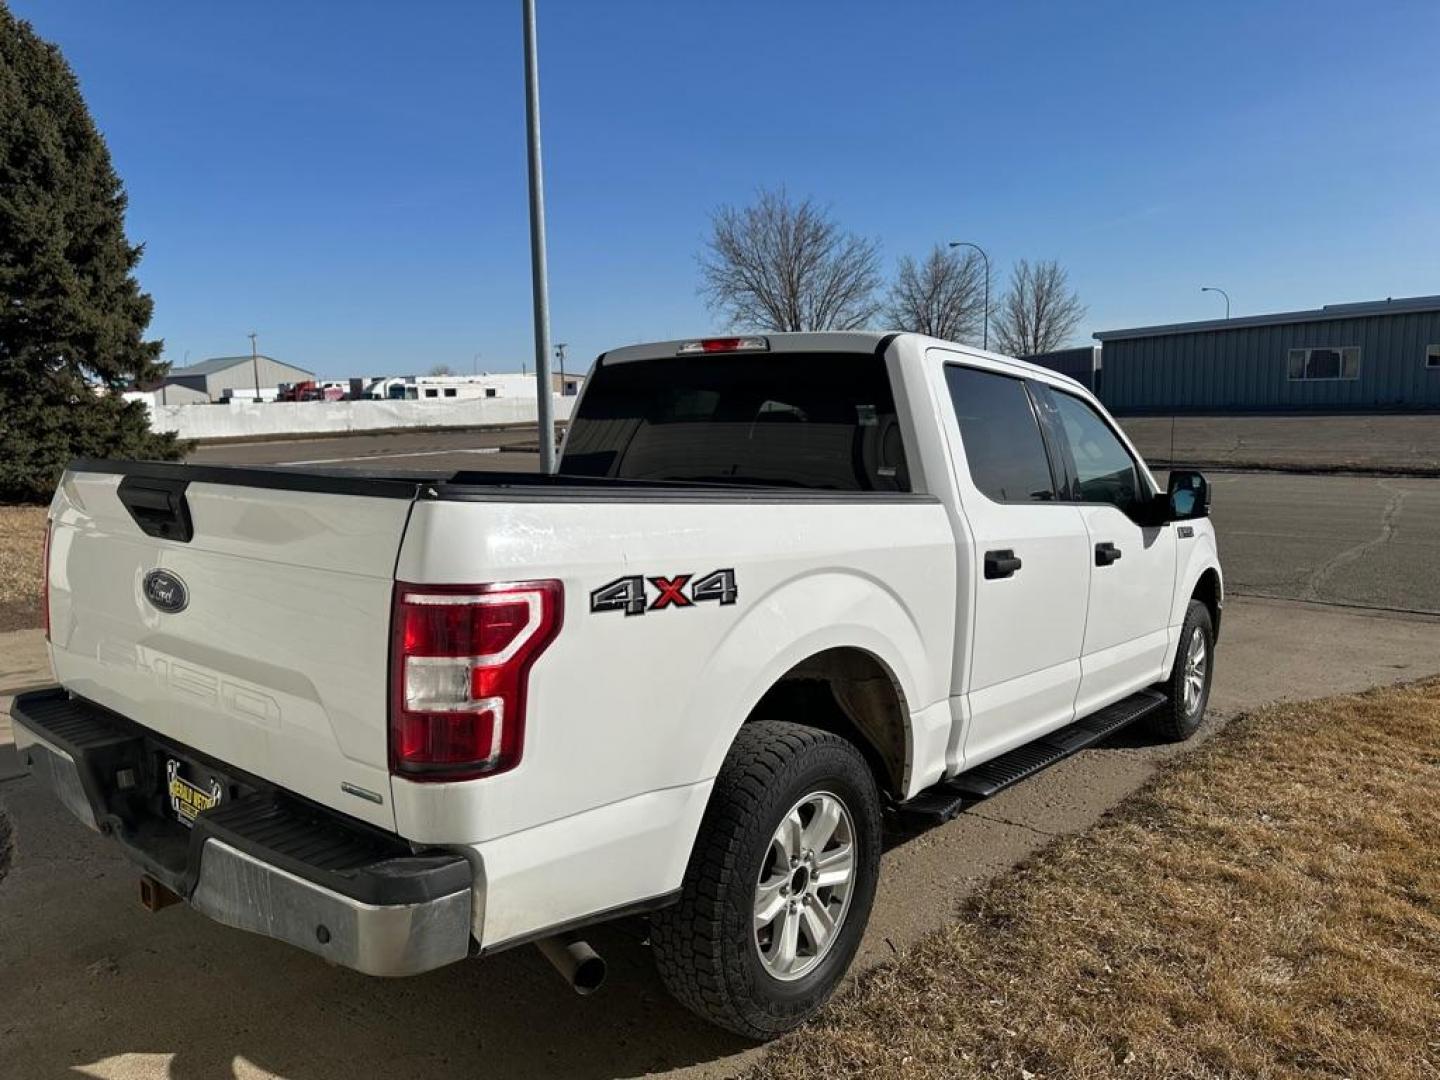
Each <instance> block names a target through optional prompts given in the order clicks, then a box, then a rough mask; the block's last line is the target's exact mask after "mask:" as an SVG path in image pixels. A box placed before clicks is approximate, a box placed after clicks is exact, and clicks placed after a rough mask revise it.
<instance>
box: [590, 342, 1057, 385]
mask: <svg viewBox="0 0 1440 1080" xmlns="http://www.w3.org/2000/svg"><path fill="white" fill-rule="evenodd" d="M734 336H738V335H737V334H735V333H731V334H723V335H722V334H709V335H700V334H697V335H695V336H694V337H688V338H676V339H674V340H673V341H652V342H645V343H643V344H640V345H626V346H624V347H623V348H619V349H611V350H610V351H609V352H605V353H601V354H600V358H599V360H597V361H596V364H597V365H600V364H624V363H628V362H630V361H632V360H664V359H668V358H671V357H676V356H679V355H681V353H680V347H681V346H682V345H684V344H686V343H687V342H694V341H702V340H705V338H706V337H712V338H713V337H734ZM743 336H746V337H763V338H764V339H765V340H766V341H768V342H769V343H770V351H771V352H772V353H817V352H849V353H856V352H874V351H876V350H877V349H879V348H880V347H881V345H882V344H884V345H888V344H889V342H890V341H891V340H893V339H894V338H897V337H906V338H912V339H914V340H915V342H916V343H917V344H918V345H920V347H921V348H922V349H923V348H927V347H931V346H934V347H937V348H946V349H954V350H956V351H959V352H962V353H971V354H973V355H975V356H980V357H984V358H986V359H987V360H993V361H995V362H997V363H1000V364H1004V365H1005V366H1006V367H1008V368H1011V369H1014V371H1015V373H1016V374H1017V375H1022V376H1031V377H1035V378H1039V379H1042V380H1044V381H1048V382H1053V383H1058V384H1060V385H1062V386H1067V387H1071V388H1075V389H1079V390H1084V387H1083V386H1082V385H1081V384H1080V383H1079V382H1077V381H1076V380H1074V379H1072V378H1070V377H1069V376H1068V375H1064V374H1061V373H1060V372H1058V371H1052V370H1051V369H1050V368H1046V367H1041V366H1040V365H1039V364H1033V363H1031V362H1030V361H1028V360H1017V359H1016V358H1014V357H1013V356H1005V355H1003V354H1001V353H995V352H987V351H985V350H984V349H978V348H976V347H975V346H973V345H962V344H960V343H958V342H954V341H945V340H944V339H942V338H934V337H930V336H928V335H926V334H916V333H911V332H906V331H885V330H841V331H824V332H813V333H811V332H807V333H769V332H766V331H757V332H754V333H747V334H744V335H743ZM739 355H754V354H753V353H741V354H739Z"/></svg>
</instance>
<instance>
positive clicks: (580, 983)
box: [535, 934, 606, 997]
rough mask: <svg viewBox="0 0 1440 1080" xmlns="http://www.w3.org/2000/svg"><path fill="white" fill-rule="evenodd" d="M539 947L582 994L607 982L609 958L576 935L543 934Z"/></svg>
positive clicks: (567, 980) (557, 969) (577, 991)
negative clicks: (544, 935) (546, 935)
mask: <svg viewBox="0 0 1440 1080" xmlns="http://www.w3.org/2000/svg"><path fill="white" fill-rule="evenodd" d="M535 947H536V948H538V949H539V950H540V952H541V954H542V955H543V956H544V957H545V959H546V960H549V961H550V964H551V966H553V967H554V968H555V970H556V971H558V972H559V973H560V977H561V978H562V979H564V980H565V981H566V982H567V983H569V984H570V989H572V990H574V991H575V992H576V993H577V994H579V995H580V996H581V997H585V996H587V995H589V994H593V993H595V991H596V990H599V989H600V987H602V986H603V985H605V972H606V966H605V959H604V958H603V957H602V956H600V954H599V953H597V952H596V951H595V950H594V949H592V948H591V947H590V946H589V944H588V943H586V942H584V941H581V940H580V939H579V938H578V937H576V936H575V935H573V934H561V935H559V936H557V937H548V938H541V939H540V940H539V941H537V942H536V943H535Z"/></svg>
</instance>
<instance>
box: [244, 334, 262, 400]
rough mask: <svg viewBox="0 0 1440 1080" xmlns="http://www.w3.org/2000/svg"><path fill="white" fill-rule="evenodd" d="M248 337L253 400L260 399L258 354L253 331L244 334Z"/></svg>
mask: <svg viewBox="0 0 1440 1080" xmlns="http://www.w3.org/2000/svg"><path fill="white" fill-rule="evenodd" d="M246 336H247V337H248V338H249V339H250V367H251V369H252V370H253V371H254V373H255V400H256V401H259V400H260V355H259V353H257V352H256V351H255V331H254V330H251V331H250V333H249V334H247V335H246Z"/></svg>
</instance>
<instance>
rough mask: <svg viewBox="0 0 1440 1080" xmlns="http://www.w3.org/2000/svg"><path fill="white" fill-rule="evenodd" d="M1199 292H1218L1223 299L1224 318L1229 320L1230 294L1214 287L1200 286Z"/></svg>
mask: <svg viewBox="0 0 1440 1080" xmlns="http://www.w3.org/2000/svg"><path fill="white" fill-rule="evenodd" d="M1200 291H1201V292H1218V293H1219V294H1220V295H1221V296H1223V297H1224V298H1225V318H1227V319H1228V318H1230V294H1229V293H1227V292H1226V291H1225V290H1224V289H1217V288H1216V287H1215V286H1214V285H1201V286H1200Z"/></svg>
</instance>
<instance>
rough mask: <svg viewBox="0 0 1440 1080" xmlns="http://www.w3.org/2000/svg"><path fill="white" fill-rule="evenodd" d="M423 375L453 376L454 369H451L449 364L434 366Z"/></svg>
mask: <svg viewBox="0 0 1440 1080" xmlns="http://www.w3.org/2000/svg"><path fill="white" fill-rule="evenodd" d="M425 374H426V375H430V376H433V377H439V376H441V375H454V374H455V369H454V368H452V367H451V366H450V365H449V364H436V365H435V366H434V367H432V368H431V369H430V370H429V371H427V372H426V373H425Z"/></svg>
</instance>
